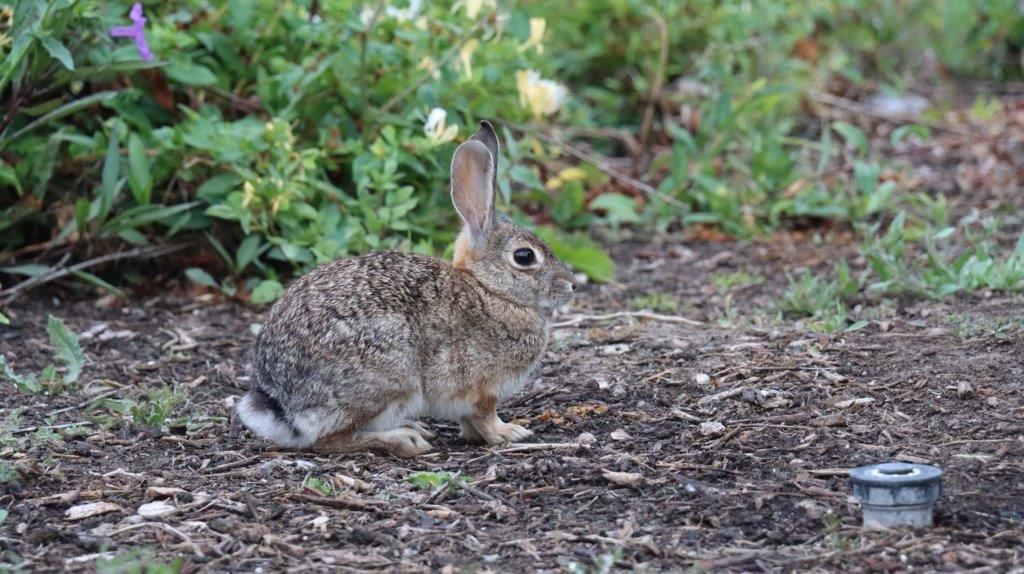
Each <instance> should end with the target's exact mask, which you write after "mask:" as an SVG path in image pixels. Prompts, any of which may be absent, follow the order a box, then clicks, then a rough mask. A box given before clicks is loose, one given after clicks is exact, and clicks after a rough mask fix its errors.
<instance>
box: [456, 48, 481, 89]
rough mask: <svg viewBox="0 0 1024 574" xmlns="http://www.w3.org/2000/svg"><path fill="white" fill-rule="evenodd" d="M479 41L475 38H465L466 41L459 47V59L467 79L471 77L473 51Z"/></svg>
mask: <svg viewBox="0 0 1024 574" xmlns="http://www.w3.org/2000/svg"><path fill="white" fill-rule="evenodd" d="M479 45H480V42H478V41H477V39H476V38H470V39H469V40H466V43H465V44H463V45H462V48H461V49H459V61H460V62H462V71H463V72H465V73H466V78H467V79H470V80H471V79H473V52H475V51H476V47H477V46H479Z"/></svg>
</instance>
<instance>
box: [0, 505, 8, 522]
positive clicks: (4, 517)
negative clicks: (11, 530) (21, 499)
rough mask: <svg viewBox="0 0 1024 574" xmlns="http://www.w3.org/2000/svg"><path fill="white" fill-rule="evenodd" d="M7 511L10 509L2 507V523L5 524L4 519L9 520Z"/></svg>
mask: <svg viewBox="0 0 1024 574" xmlns="http://www.w3.org/2000/svg"><path fill="white" fill-rule="evenodd" d="M7 513H8V510H7V509H6V508H0V524H3V523H4V520H7Z"/></svg>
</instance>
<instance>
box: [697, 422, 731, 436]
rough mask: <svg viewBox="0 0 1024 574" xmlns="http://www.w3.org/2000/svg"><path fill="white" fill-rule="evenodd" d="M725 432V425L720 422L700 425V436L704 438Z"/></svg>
mask: <svg viewBox="0 0 1024 574" xmlns="http://www.w3.org/2000/svg"><path fill="white" fill-rule="evenodd" d="M724 432H725V425H723V424H722V423H720V422H718V421H707V422H703V423H700V434H702V435H704V436H718V435H720V434H722V433H724Z"/></svg>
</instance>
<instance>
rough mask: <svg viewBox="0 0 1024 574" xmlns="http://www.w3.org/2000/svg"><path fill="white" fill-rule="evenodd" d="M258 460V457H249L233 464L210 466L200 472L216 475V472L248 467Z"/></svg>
mask: <svg viewBox="0 0 1024 574" xmlns="http://www.w3.org/2000/svg"><path fill="white" fill-rule="evenodd" d="M259 459H260V457H258V456H250V457H247V458H243V459H242V460H236V461H233V462H228V463H224V464H218V465H217V466H211V467H209V468H204V469H203V470H202V471H201V472H202V473H203V474H214V473H217V472H220V471H223V470H231V469H233V468H239V467H242V466H249V465H250V464H252V463H254V462H256V461H257V460H259Z"/></svg>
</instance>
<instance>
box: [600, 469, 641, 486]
mask: <svg viewBox="0 0 1024 574" xmlns="http://www.w3.org/2000/svg"><path fill="white" fill-rule="evenodd" d="M601 474H602V475H603V476H604V478H605V479H606V480H608V481H609V482H614V483H615V484H620V485H622V486H629V487H633V488H636V487H638V486H643V485H644V484H645V483H646V482H647V480H646V479H645V478H644V477H643V475H642V474H637V473H635V472H616V471H613V470H604V469H602V470H601Z"/></svg>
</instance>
